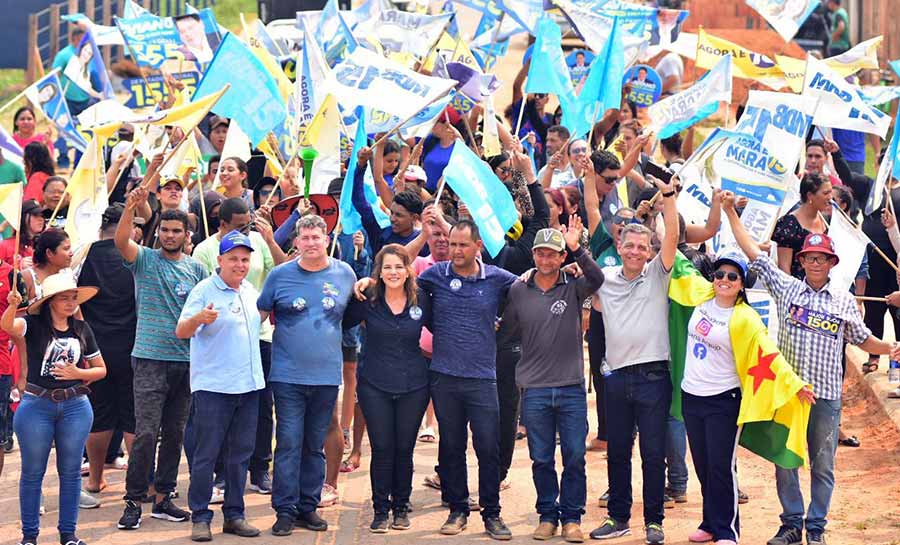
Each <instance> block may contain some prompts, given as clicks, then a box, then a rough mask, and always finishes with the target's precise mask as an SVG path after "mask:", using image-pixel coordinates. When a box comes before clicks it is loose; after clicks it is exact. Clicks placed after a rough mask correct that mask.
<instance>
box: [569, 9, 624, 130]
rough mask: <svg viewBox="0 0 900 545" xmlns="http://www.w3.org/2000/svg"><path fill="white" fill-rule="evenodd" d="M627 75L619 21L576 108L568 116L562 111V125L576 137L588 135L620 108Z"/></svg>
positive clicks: (591, 69)
mask: <svg viewBox="0 0 900 545" xmlns="http://www.w3.org/2000/svg"><path fill="white" fill-rule="evenodd" d="M624 75H625V46H624V44H623V42H622V27H621V25H620V24H619V18H618V17H616V18H614V19H613V24H612V28H611V29H610V34H609V38H608V39H607V40H606V43H604V44H603V49H602V50H601V51H600V53H599V54H598V55H597V56H596V57H594V60H593V61H592V62H591V68H590V71H589V72H588V75H587V78H586V79H585V82H584V86H582V88H581V92H580V93H579V94H578V98H577V99H576V102H575V106H576V107H575V108H572V109H570V111H569V112H567V111H566V110H565V109H563V120H562V122H563V125H565V126H566V128H568V129H569V132H570V133H571V134H572V136H573V137H578V136H581V135H584V134H587V132H588V131H590V130H591V127H593V126H594V123H595V122H596V121H597V118H599V117H602V116H603V114H604V113H605V112H606V111H607V110H612V109H618V108H620V107H621V105H622V78H623V77H624ZM572 110H574V111H572Z"/></svg>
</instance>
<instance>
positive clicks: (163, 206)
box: [136, 174, 185, 249]
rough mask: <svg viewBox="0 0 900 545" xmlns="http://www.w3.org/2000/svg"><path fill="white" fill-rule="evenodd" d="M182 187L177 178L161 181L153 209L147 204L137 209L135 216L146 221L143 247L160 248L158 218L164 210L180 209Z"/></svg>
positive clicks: (180, 181)
mask: <svg viewBox="0 0 900 545" xmlns="http://www.w3.org/2000/svg"><path fill="white" fill-rule="evenodd" d="M157 175H158V174H157ZM154 177H156V176H154ZM150 186H151V187H152V186H153V184H152V183H151V184H150ZM184 186H185V183H184V180H182V179H181V178H179V177H178V176H172V177H168V178H166V179H164V180H161V181H160V184H159V189H158V191H157V192H156V193H155V198H156V202H155V203H154V207H153V208H151V206H150V204H149V203H147V202H144V203H143V204H142V205H141V207H140V208H138V209H137V211H136V213H137V215H138V216H140V217H142V218H144V220H146V228H145V229H144V246H147V247H149V248H154V249H158V248H159V247H160V241H159V236H158V233H157V228H158V227H159V224H160V217H161V216H162V214H163V212H165V211H166V210H179V209H180V206H181V194H182V192H183V191H184Z"/></svg>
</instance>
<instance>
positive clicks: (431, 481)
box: [425, 473, 441, 490]
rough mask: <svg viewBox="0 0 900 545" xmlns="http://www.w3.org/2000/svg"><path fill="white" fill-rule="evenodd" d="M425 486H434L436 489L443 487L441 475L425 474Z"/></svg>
mask: <svg viewBox="0 0 900 545" xmlns="http://www.w3.org/2000/svg"><path fill="white" fill-rule="evenodd" d="M425 486H427V487H428V488H433V489H435V490H440V489H441V477H440V476H439V475H438V474H437V473H435V474H434V475H426V476H425Z"/></svg>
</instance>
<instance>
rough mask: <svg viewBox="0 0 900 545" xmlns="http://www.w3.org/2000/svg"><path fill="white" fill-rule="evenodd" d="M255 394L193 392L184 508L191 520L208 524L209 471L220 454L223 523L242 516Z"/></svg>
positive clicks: (253, 429)
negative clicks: (191, 448) (190, 452)
mask: <svg viewBox="0 0 900 545" xmlns="http://www.w3.org/2000/svg"><path fill="white" fill-rule="evenodd" d="M258 410H259V392H258V391H254V392H247V393H244V394H220V393H216V392H204V391H197V392H194V394H193V396H192V402H191V422H192V424H193V426H192V434H193V438H194V452H193V463H192V464H191V485H190V487H189V488H188V506H189V507H190V509H191V520H193V521H194V522H211V521H212V518H213V512H212V511H211V510H210V509H209V500H210V497H211V496H212V487H213V470H214V468H215V465H216V461H217V460H218V459H219V456H220V455H221V456H222V458H223V460H224V464H225V503H224V504H223V505H222V514H223V515H224V516H225V520H235V519H242V518H245V517H244V485H245V484H246V481H247V466H248V465H249V464H250V455H251V454H252V453H253V441H254V439H255V438H256V419H257V414H256V413H257V411H258Z"/></svg>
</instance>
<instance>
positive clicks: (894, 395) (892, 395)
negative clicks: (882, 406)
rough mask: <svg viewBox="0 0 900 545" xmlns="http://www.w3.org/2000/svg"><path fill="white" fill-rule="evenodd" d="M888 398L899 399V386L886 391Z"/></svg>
mask: <svg viewBox="0 0 900 545" xmlns="http://www.w3.org/2000/svg"><path fill="white" fill-rule="evenodd" d="M887 396H888V399H900V388H897V389H895V390H891V391H890V392H888V395H887Z"/></svg>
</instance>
